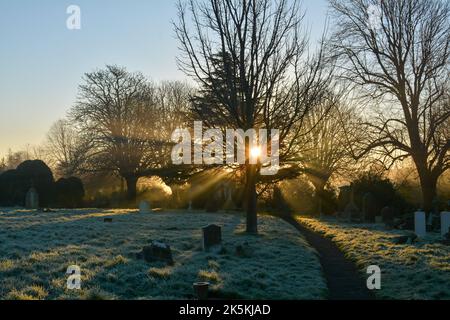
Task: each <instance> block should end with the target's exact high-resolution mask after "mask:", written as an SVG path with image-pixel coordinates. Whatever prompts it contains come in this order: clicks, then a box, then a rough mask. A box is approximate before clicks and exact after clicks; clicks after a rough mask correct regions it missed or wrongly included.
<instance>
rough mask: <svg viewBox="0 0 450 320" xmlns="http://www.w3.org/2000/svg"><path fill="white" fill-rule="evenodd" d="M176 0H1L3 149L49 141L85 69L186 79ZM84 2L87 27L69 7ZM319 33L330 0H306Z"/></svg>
mask: <svg viewBox="0 0 450 320" xmlns="http://www.w3.org/2000/svg"><path fill="white" fill-rule="evenodd" d="M175 3H176V1H175V0H71V1H66V0H0V156H1V155H4V154H5V153H6V152H7V150H8V148H12V149H13V150H19V149H23V148H24V147H25V146H26V145H27V144H30V145H38V144H40V143H41V142H43V140H44V138H45V135H46V133H47V131H48V129H49V127H50V126H51V124H52V123H53V122H54V121H56V120H58V119H60V118H63V117H64V116H65V114H66V112H67V110H68V109H69V108H70V107H71V106H72V104H73V102H74V100H75V97H76V94H77V86H78V84H79V83H80V79H81V77H82V75H83V73H85V72H89V71H91V70H93V69H95V68H97V67H103V66H104V65H105V64H118V65H123V66H126V67H127V68H128V69H129V70H130V71H141V72H143V73H144V74H145V75H146V76H148V77H149V78H151V79H154V80H165V79H178V80H182V79H185V76H184V74H182V73H181V72H180V71H179V70H178V68H177V66H176V62H175V57H176V55H177V54H178V49H177V42H176V40H175V38H174V34H173V28H172V25H171V22H172V21H173V20H175V19H176V8H175ZM71 4H75V5H78V6H79V7H80V8H81V15H82V16H81V30H68V29H67V28H66V20H67V18H68V15H67V14H66V8H67V7H68V6H69V5H71ZM303 6H304V8H305V9H306V10H307V24H308V27H309V28H310V29H311V37H312V40H315V39H317V37H319V36H320V34H321V32H322V30H323V25H324V22H325V17H326V11H327V2H326V0H304V1H303Z"/></svg>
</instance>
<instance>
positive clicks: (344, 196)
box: [338, 186, 352, 212]
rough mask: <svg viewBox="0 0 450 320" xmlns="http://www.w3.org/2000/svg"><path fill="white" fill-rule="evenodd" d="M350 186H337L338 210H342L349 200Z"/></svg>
mask: <svg viewBox="0 0 450 320" xmlns="http://www.w3.org/2000/svg"><path fill="white" fill-rule="evenodd" d="M351 190H352V187H351V186H342V187H339V197H338V210H339V211H340V212H344V210H345V207H346V206H347V204H348V203H349V201H350V200H351Z"/></svg>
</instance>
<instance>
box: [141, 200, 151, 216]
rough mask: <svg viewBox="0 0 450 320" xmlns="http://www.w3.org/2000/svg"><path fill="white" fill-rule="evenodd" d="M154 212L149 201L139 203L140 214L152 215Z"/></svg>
mask: <svg viewBox="0 0 450 320" xmlns="http://www.w3.org/2000/svg"><path fill="white" fill-rule="evenodd" d="M151 211H152V209H151V206H150V203H149V202H148V201H141V202H140V203H139V213H150V212H151Z"/></svg>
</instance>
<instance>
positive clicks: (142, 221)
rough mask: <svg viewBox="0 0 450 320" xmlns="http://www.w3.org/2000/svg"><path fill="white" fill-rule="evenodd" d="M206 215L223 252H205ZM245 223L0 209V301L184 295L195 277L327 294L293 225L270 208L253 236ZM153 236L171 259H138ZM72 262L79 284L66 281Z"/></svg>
mask: <svg viewBox="0 0 450 320" xmlns="http://www.w3.org/2000/svg"><path fill="white" fill-rule="evenodd" d="M104 217H112V218H113V222H112V223H105V222H103V218H104ZM209 223H216V224H218V225H220V226H222V237H223V247H224V250H223V251H222V252H220V253H214V252H204V251H202V250H201V227H203V226H205V225H206V224H209ZM244 228H245V219H244V217H243V216H242V215H231V214H222V213H220V214H206V213H201V212H194V213H187V212H153V213H150V214H140V213H138V212H136V211H133V210H98V209H89V210H58V211H57V212H52V213H42V212H33V211H26V210H16V209H0V299H190V298H194V297H193V289H192V283H193V282H195V281H199V280H207V281H209V282H210V283H211V284H212V291H213V293H212V294H213V296H214V297H217V298H248V299H257V298H262V299H322V298H325V296H326V290H327V289H326V284H325V280H324V279H323V277H322V270H321V266H320V264H319V261H318V258H317V255H316V253H315V251H314V250H313V249H311V248H310V247H309V246H308V244H307V243H306V242H305V240H304V239H303V238H302V237H301V235H300V234H299V233H298V232H297V231H296V230H295V229H294V228H292V227H291V226H290V225H288V224H287V223H285V222H284V221H281V220H279V219H276V218H273V217H269V216H261V217H260V224H259V230H260V234H259V235H258V236H249V235H246V234H245V233H244ZM151 240H161V241H165V242H166V243H168V244H169V245H170V246H171V248H172V253H173V256H174V261H175V264H174V265H173V266H166V265H165V264H163V263H147V262H145V261H144V260H138V259H136V255H135V253H136V252H138V251H140V250H141V249H142V247H143V246H145V245H147V244H149V243H150V241H151ZM245 243H247V244H245ZM244 244H245V245H244ZM238 245H243V246H244V247H245V250H246V254H245V255H242V254H241V255H237V254H236V246H238ZM74 264H75V265H78V266H80V268H81V280H82V283H81V286H82V288H81V290H68V289H66V281H67V275H66V274H65V272H66V270H67V267H68V266H69V265H74Z"/></svg>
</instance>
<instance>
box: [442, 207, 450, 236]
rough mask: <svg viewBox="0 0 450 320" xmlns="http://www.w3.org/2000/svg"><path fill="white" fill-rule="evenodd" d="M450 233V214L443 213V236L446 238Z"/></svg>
mask: <svg viewBox="0 0 450 320" xmlns="http://www.w3.org/2000/svg"><path fill="white" fill-rule="evenodd" d="M449 232H450V212H449V211H445V212H441V236H442V237H444V236H445V235H446V234H447V233H449Z"/></svg>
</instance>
